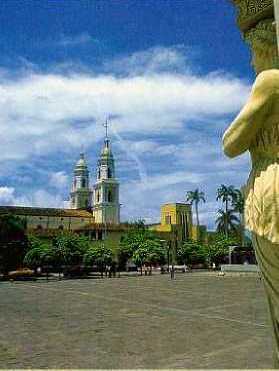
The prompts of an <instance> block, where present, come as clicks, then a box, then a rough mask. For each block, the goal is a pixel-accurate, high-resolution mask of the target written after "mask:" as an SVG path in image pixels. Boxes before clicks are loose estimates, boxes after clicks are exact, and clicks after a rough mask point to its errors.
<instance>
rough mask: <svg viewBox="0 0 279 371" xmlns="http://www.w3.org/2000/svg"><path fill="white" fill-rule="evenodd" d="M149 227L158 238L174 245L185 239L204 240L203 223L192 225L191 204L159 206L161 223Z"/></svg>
mask: <svg viewBox="0 0 279 371" xmlns="http://www.w3.org/2000/svg"><path fill="white" fill-rule="evenodd" d="M149 229H150V230H152V231H154V232H156V233H157V234H158V235H159V238H161V239H162V240H165V241H167V242H168V243H169V244H170V243H173V244H175V245H176V246H178V245H179V244H181V243H183V242H184V241H187V240H195V241H197V240H201V241H204V242H206V240H207V230H206V226H205V225H200V226H199V228H198V227H197V225H193V217H192V206H191V204H186V203H170V204H165V205H162V207H161V223H160V224H152V225H150V226H149Z"/></svg>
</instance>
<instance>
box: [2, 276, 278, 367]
mask: <svg viewBox="0 0 279 371" xmlns="http://www.w3.org/2000/svg"><path fill="white" fill-rule="evenodd" d="M271 367H272V359H271V337H270V327H269V322H268V319H267V307H266V302H265V299H264V293H263V287H262V282H261V281H260V279H259V277H258V276H257V275H255V274H250V275H249V274H248V275H246V276H241V275H237V274H231V275H226V276H225V277H220V276H218V275H217V273H212V274H209V273H207V274H206V273H186V274H183V273H180V274H176V279H175V280H174V281H171V280H170V277H169V275H153V276H150V277H149V276H147V277H145V276H143V277H122V278H110V279H109V278H104V279H83V280H63V281H50V282H46V281H45V280H44V281H37V282H2V283H0V368H5V369H14V368H122V369H123V368H202V369H206V368H211V369H212V368H271Z"/></svg>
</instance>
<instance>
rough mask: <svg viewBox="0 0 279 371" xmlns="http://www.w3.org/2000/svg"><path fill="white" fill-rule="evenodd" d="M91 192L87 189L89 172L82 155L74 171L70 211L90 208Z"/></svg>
mask: <svg viewBox="0 0 279 371" xmlns="http://www.w3.org/2000/svg"><path fill="white" fill-rule="evenodd" d="M91 198H92V191H91V190H90V188H89V171H88V168H87V164H86V161H85V157H84V153H81V154H80V158H79V160H78V161H77V163H76V166H75V169H74V177H73V183H72V190H71V196H70V203H71V208H72V209H88V208H90V206H91Z"/></svg>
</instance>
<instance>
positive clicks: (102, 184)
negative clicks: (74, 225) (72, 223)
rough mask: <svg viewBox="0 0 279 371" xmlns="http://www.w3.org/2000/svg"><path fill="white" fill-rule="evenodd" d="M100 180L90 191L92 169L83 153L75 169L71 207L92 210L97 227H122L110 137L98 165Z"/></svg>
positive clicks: (117, 183)
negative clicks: (101, 225)
mask: <svg viewBox="0 0 279 371" xmlns="http://www.w3.org/2000/svg"><path fill="white" fill-rule="evenodd" d="M96 178H97V180H96V183H95V184H94V185H93V187H92V188H90V177H89V171H88V167H87V164H86V160H85V157H84V154H83V153H81V155H80V159H79V160H78V162H77V164H76V166H75V169H74V176H73V183H72V191H71V194H70V207H71V208H72V209H87V210H91V211H92V215H93V217H94V221H95V223H102V224H116V225H117V224H120V203H119V182H118V181H117V179H116V176H115V163H114V157H113V154H112V150H111V143H110V139H109V138H108V137H107V136H106V138H105V140H104V144H103V148H102V151H101V155H100V157H99V160H98V163H97V171H96Z"/></svg>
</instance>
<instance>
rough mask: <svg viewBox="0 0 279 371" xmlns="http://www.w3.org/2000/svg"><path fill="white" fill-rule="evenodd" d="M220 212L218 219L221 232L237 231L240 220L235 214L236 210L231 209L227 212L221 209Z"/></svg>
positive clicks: (232, 232) (218, 228)
mask: <svg viewBox="0 0 279 371" xmlns="http://www.w3.org/2000/svg"><path fill="white" fill-rule="evenodd" d="M218 214H219V216H218V217H217V219H216V225H217V231H218V232H221V233H226V231H227V232H228V234H234V233H237V231H238V229H239V223H240V221H239V219H238V217H237V216H236V215H235V211H234V210H231V209H229V210H227V212H226V211H224V210H222V209H219V210H218Z"/></svg>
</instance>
